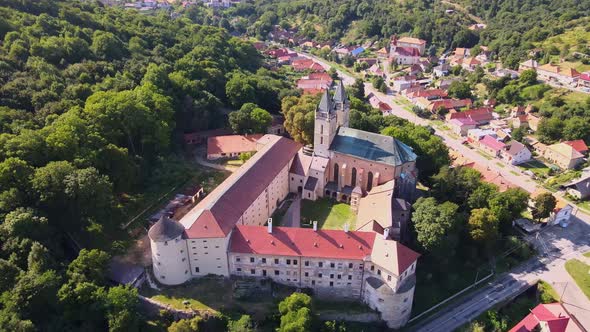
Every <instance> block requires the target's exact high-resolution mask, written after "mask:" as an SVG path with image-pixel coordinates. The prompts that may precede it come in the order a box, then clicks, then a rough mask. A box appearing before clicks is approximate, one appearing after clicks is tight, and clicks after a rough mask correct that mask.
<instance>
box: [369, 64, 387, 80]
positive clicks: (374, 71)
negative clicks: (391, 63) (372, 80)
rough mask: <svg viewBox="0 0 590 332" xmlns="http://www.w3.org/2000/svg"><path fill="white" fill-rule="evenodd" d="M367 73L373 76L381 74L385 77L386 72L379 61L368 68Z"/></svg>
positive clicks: (380, 75)
mask: <svg viewBox="0 0 590 332" xmlns="http://www.w3.org/2000/svg"><path fill="white" fill-rule="evenodd" d="M367 73H368V74H369V75H371V76H379V77H383V78H385V72H383V70H382V69H381V66H380V65H379V63H375V64H374V65H372V66H371V67H369V69H367Z"/></svg>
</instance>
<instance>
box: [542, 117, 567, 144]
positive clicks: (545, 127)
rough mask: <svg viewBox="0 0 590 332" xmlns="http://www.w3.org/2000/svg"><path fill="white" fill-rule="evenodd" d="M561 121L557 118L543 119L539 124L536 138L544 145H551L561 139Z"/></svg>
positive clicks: (562, 127) (562, 125)
mask: <svg viewBox="0 0 590 332" xmlns="http://www.w3.org/2000/svg"><path fill="white" fill-rule="evenodd" d="M563 129H564V124H563V121H562V120H561V119H559V118H543V119H541V121H540V122H539V128H538V130H537V137H538V138H539V141H541V142H542V143H544V144H552V143H555V142H556V141H558V140H559V139H560V138H561V137H562V132H563Z"/></svg>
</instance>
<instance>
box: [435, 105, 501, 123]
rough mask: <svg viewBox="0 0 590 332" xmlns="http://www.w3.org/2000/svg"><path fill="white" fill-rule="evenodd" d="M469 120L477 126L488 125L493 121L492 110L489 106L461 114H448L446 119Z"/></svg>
mask: <svg viewBox="0 0 590 332" xmlns="http://www.w3.org/2000/svg"><path fill="white" fill-rule="evenodd" d="M458 118H470V119H471V120H473V121H475V122H476V123H477V125H478V126H480V125H484V124H488V123H490V121H492V119H494V114H493V112H492V108H491V107H489V106H482V107H478V108H473V109H469V110H466V111H462V112H449V114H447V116H446V119H447V120H452V119H458Z"/></svg>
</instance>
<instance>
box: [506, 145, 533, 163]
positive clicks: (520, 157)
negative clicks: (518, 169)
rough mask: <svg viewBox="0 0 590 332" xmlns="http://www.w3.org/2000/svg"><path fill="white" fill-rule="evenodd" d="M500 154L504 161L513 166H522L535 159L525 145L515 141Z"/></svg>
mask: <svg viewBox="0 0 590 332" xmlns="http://www.w3.org/2000/svg"><path fill="white" fill-rule="evenodd" d="M500 154H501V156H502V159H504V160H505V161H506V162H507V163H509V164H512V165H518V164H522V163H524V162H526V161H529V160H531V158H532V157H533V154H532V153H531V151H530V150H529V149H527V147H526V146H525V145H524V144H522V143H520V142H518V141H514V140H513V141H511V142H510V143H509V144H508V145H506V147H505V149H504V150H502V151H501V153H500Z"/></svg>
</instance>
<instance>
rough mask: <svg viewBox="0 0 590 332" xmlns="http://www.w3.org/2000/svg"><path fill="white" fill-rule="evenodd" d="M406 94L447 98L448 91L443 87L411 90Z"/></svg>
mask: <svg viewBox="0 0 590 332" xmlns="http://www.w3.org/2000/svg"><path fill="white" fill-rule="evenodd" d="M406 96H408V98H419V97H424V98H430V97H439V98H446V97H447V92H446V91H445V90H442V89H430V90H418V91H413V92H409V93H407V94H406Z"/></svg>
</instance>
